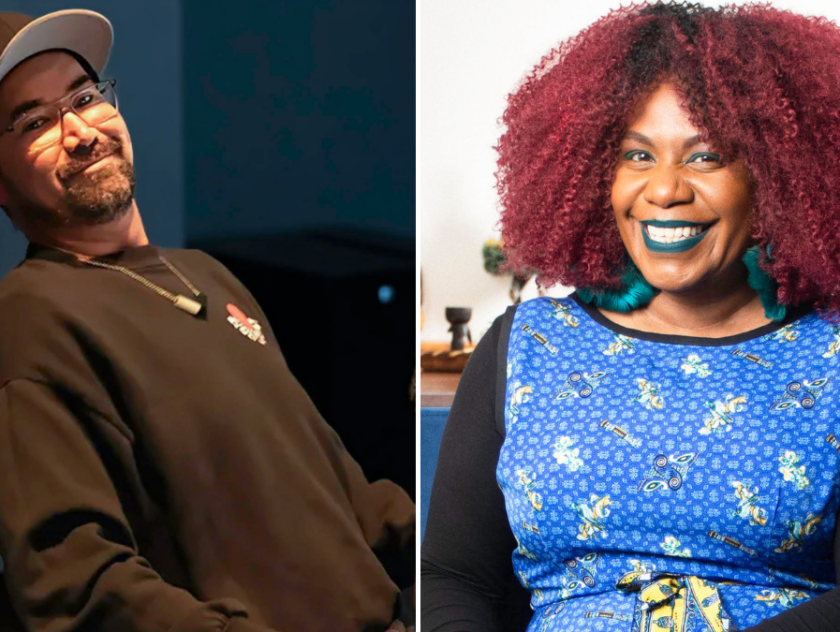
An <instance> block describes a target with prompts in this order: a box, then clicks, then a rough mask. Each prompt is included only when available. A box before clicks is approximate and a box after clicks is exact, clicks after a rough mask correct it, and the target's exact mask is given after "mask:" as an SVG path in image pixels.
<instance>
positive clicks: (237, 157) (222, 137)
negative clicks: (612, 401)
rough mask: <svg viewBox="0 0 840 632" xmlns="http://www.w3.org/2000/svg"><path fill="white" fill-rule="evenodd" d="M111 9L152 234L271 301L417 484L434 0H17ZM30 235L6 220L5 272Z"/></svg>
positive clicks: (351, 421)
mask: <svg viewBox="0 0 840 632" xmlns="http://www.w3.org/2000/svg"><path fill="white" fill-rule="evenodd" d="M79 6H81V7H82V8H87V9H92V10H94V11H99V12H101V13H102V14H104V15H105V16H106V17H108V19H109V20H111V22H112V24H113V26H114V31H115V46H114V49H113V52H112V56H111V59H110V61H109V63H108V66H107V68H106V71H105V73H103V75H104V76H105V77H109V78H110V77H115V78H117V79H118V80H119V84H118V88H117V89H118V92H119V99H120V110H121V112H122V114H123V116H124V117H125V119H126V122H127V124H128V128H129V131H130V133H131V136H132V141H133V145H134V155H135V166H136V171H137V199H138V205H139V208H140V211H141V213H142V215H143V219H144V223H145V226H146V231H147V233H148V235H149V239H150V240H151V241H152V242H153V243H155V244H157V245H160V246H164V247H191V248H192V247H198V248H201V249H204V250H207V251H208V252H210V253H211V254H213V255H214V256H216V257H217V258H219V259H220V260H222V262H223V263H225V264H226V265H227V266H228V267H230V268H231V270H232V271H233V272H234V274H236V275H237V276H239V278H240V279H241V280H242V282H243V283H244V284H245V285H246V286H247V287H248V288H249V289H250V290H251V292H252V293H253V294H254V295H255V297H256V298H257V300H258V301H260V303H261V304H262V305H263V307H264V309H265V311H266V314H267V316H268V318H269V321H270V323H271V325H272V328H273V329H274V330H275V332H276V334H277V338H278V340H279V341H280V344H281V347H282V348H283V352H284V354H285V356H286V359H287V361H288V363H289V366H290V367H291V369H292V371H293V372H294V373H295V375H296V376H297V377H298V379H299V380H300V382H301V383H302V384H303V386H304V388H306V390H307V391H308V392H309V394H310V396H311V397H312V399H313V401H314V402H315V404H316V405H317V406H318V408H319V410H320V411H321V412H322V414H323V415H324V416H325V418H326V419H327V421H328V422H329V423H330V424H331V425H332V426H333V427H334V428H336V430H337V431H338V432H339V434H340V436H341V437H342V440H343V441H344V442H345V444H347V446H348V449H349V450H350V451H351V452H352V453H353V455H354V456H355V457H356V459H357V460H358V461H359V462H360V463H361V464H362V466H363V467H364V468H365V471H366V472H367V474H368V476H369V477H370V478H380V477H388V478H391V479H393V480H395V481H396V482H398V483H400V484H401V485H403V486H404V487H406V489H407V490H409V492H411V493H412V494H413V491H414V479H415V470H414V452H415V448H414V446H415V439H414V436H415V433H414V408H413V404H412V402H411V400H410V389H411V379H412V371H413V369H414V366H415V359H414V357H415V342H414V341H415V298H414V296H415V294H414V258H415V245H414V244H415V242H414V239H415V213H414V197H415V184H414V183H415V175H414V173H415V158H414V155H415V71H414V68H415V4H414V2H411V1H409V2H388V1H387V0H356V1H354V2H352V3H341V2H338V1H337V0H336V1H331V2H330V1H325V0H302V1H289V2H283V1H279V0H272V1H269V0H243V1H241V2H238V3H235V4H232V3H230V2H222V1H220V0H144V1H143V2H125V1H124V0H84V1H83V2H81V3H80V2H78V1H75V0H73V1H66V0H7V1H6V2H4V3H3V6H2V10H3V11H17V12H22V13H27V14H29V15H42V14H44V13H48V12H51V11H57V10H60V9H67V8H79ZM24 249H25V242H24V240H23V238H22V236H21V235H20V234H19V233H16V232H14V230H13V228H12V227H11V225H10V224H9V222H8V220H6V218H5V216H2V217H0V275H1V274H5V273H6V272H7V271H8V270H9V269H11V268H12V267H13V266H14V265H16V264H17V263H18V262H20V260H21V259H22V257H23V254H24Z"/></svg>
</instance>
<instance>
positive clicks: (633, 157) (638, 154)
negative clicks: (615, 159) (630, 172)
mask: <svg viewBox="0 0 840 632" xmlns="http://www.w3.org/2000/svg"><path fill="white" fill-rule="evenodd" d="M624 159H625V160H629V161H631V162H646V161H648V160H653V156H651V155H650V154H649V153H648V152H646V151H642V150H640V149H634V150H633V151H628V152H627V153H626V154H624Z"/></svg>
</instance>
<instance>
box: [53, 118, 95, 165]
mask: <svg viewBox="0 0 840 632" xmlns="http://www.w3.org/2000/svg"><path fill="white" fill-rule="evenodd" d="M61 134H62V136H61V142H62V144H63V145H64V150H65V151H66V152H67V153H68V154H76V155H79V154H87V153H90V152H91V150H92V149H93V147H94V145H95V144H96V136H97V132H96V129H95V128H93V127H91V126H89V125H88V124H87V123H85V121H84V119H82V117H80V116H79V115H78V114H76V113H75V112H65V113H63V115H62V117H61Z"/></svg>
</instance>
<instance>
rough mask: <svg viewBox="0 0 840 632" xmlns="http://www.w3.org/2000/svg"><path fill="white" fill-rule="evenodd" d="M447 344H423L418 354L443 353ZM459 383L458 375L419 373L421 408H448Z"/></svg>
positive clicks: (459, 376)
mask: <svg viewBox="0 0 840 632" xmlns="http://www.w3.org/2000/svg"><path fill="white" fill-rule="evenodd" d="M448 348H449V344H448V343H443V342H440V343H435V342H423V343H421V344H420V352H421V353H423V352H425V351H443V350H446V349H448ZM460 381H461V374H460V373H437V372H432V373H430V372H425V371H424V372H421V373H420V406H421V407H422V408H449V407H450V406H452V400H453V399H454V397H455V389H457V388H458V382H460Z"/></svg>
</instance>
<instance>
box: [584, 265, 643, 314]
mask: <svg viewBox="0 0 840 632" xmlns="http://www.w3.org/2000/svg"><path fill="white" fill-rule="evenodd" d="M577 295H578V296H579V297H580V300H582V301H583V302H584V303H595V305H597V306H598V307H601V308H603V309H607V310H610V311H612V312H629V311H632V310H634V309H636V308H637V307H641V306H642V305H647V304H648V303H650V301H651V299H652V298H653V297H654V296H656V289H654V287H653V286H652V285H651V284H650V283H648V282H647V280H646V279H645V277H644V276H643V275H642V273H641V271H640V270H639V269H638V268H637V267H636V264H635V263H633V260H632V259H630V257H628V258H627V269H626V270H625V271H624V274H623V275H621V287H620V288H619V289H617V290H610V289H606V290H602V289H599V288H595V289H594V290H590V289H588V288H581V289H579V290H577Z"/></svg>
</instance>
